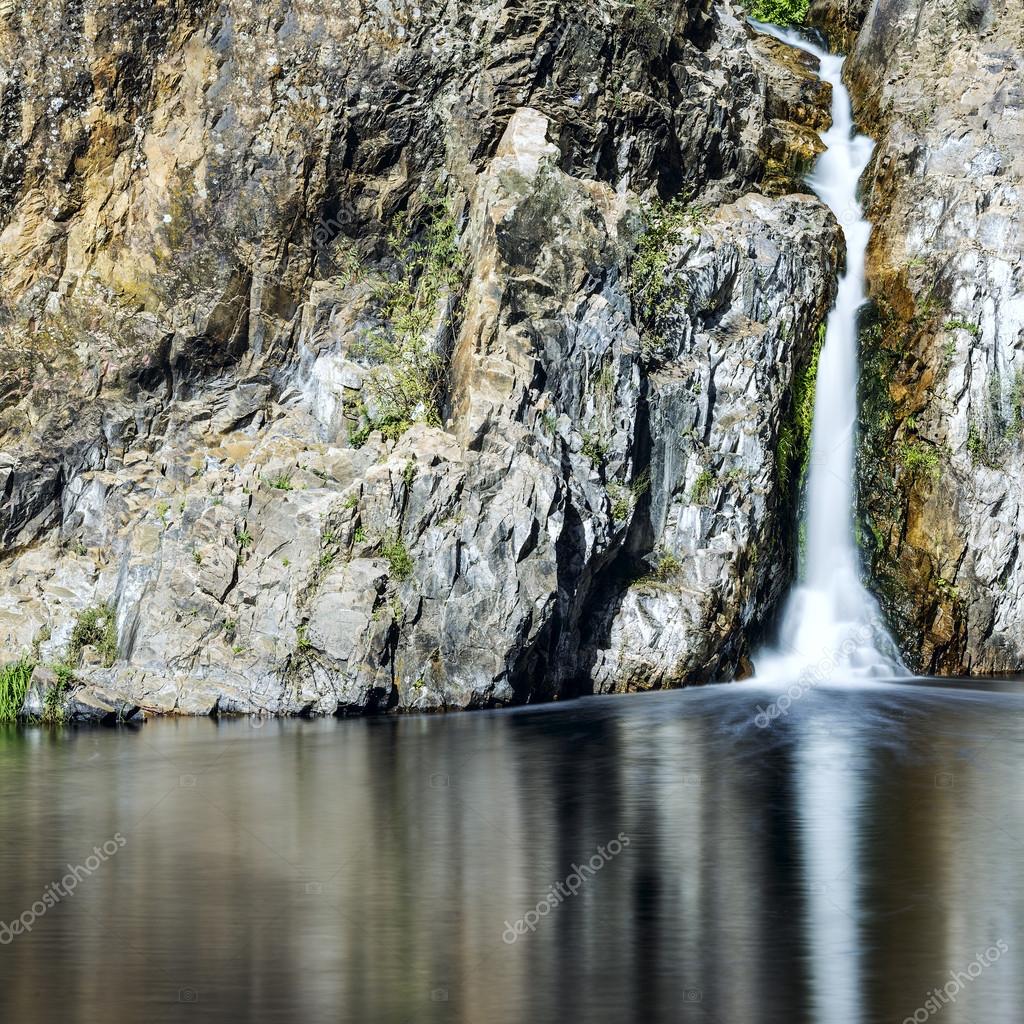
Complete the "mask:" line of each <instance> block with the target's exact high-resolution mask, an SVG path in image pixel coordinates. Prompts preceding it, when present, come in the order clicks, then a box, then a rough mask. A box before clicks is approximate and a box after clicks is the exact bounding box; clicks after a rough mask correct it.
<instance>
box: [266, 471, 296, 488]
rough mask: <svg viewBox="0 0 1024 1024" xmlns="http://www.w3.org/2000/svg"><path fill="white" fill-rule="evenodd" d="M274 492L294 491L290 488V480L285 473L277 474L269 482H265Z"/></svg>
mask: <svg viewBox="0 0 1024 1024" xmlns="http://www.w3.org/2000/svg"><path fill="white" fill-rule="evenodd" d="M267 482H268V483H269V484H270V486H271V487H273V488H274V490H277V491H291V490H294V488H293V487H292V478H291V477H290V476H288V475H287V474H285V473H279V474H278V475H277V476H275V477H273V478H272V479H271V480H269V481H267Z"/></svg>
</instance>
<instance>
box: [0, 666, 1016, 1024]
mask: <svg viewBox="0 0 1024 1024" xmlns="http://www.w3.org/2000/svg"><path fill="white" fill-rule="evenodd" d="M784 697H789V699H788V700H786V699H782V698H784ZM256 725H260V726H261V727H254V725H253V724H250V723H248V722H246V721H222V722H220V723H217V722H214V721H211V720H201V721H154V722H150V723H148V724H146V725H145V726H144V727H142V728H140V729H137V730H127V729H120V730H101V729H81V730H71V729H68V730H63V731H47V730H43V729H14V728H11V729H9V730H7V731H6V732H3V733H0V790H2V797H0V821H2V831H3V843H2V848H0V922H2V923H0V1008H2V1017H3V1019H4V1020H9V1021H26V1022H33V1024H44V1022H50V1021H53V1022H57V1021H60V1022H67V1021H83V1022H90V1024H91V1022H93V1021H104V1022H121V1021H124V1022H131V1024H137V1022H140V1021H154V1022H161V1021H184V1020H189V1021H197V1020H218V1021H222V1020H229V1021H243V1020H245V1021H258V1022H264V1021H266V1022H277V1021H281V1022H285V1021H287V1022H293V1021H309V1022H318V1021H345V1022H347V1021H353V1022H355V1021H359V1022H388V1024H390V1022H405V1021H408V1022H416V1024H420V1022H434V1021H437V1022H441V1021H458V1022H473V1024H477V1022H480V1024H485V1022H486V1024H492V1022H494V1024H499V1022H506V1021H507V1022H513V1021H515V1022H519V1021H523V1022H527V1021H529V1022H533V1024H535V1022H547V1021H551V1022H559V1024H561V1022H574V1021H580V1022H583V1021H586V1022H594V1021H616V1022H622V1021H637V1022H648V1021H652V1022H661V1021H666V1022H667V1021H673V1022H691V1021H693V1022H709V1024H716V1022H717V1024H758V1022H780V1024H783V1022H784V1024H799V1022H803V1021H814V1022H820V1024H845V1022H858V1024H861V1022H875V1021H878V1022H883V1021H884V1022H897V1024H898V1022H901V1021H905V1020H906V1019H908V1018H910V1019H915V1014H916V1015H917V1016H916V1020H917V1021H924V1020H927V1019H931V1018H933V1017H934V1018H936V1019H940V1020H941V1021H942V1022H943V1024H965V1022H975V1024H1000V1022H1004V1021H1005V1022H1007V1024H1009V1022H1016V1021H1018V1020H1019V1019H1020V1007H1021V1006H1022V1005H1024V969H1022V967H1024V964H1022V958H1024V880H1022V879H1024V871H1022V868H1021V866H1022V862H1024V787H1022V785H1021V783H1022V778H1024V776H1022V767H1024V686H1022V685H1021V684H1020V683H1017V682H1005V683H987V684H983V683H978V682H972V683H964V684H959V685H948V684H944V685H937V684H929V683H915V684H910V685H881V684H863V685H857V686H849V687H839V686H836V687H828V688H825V687H819V688H817V689H814V690H812V691H809V692H804V693H802V694H799V693H798V694H796V695H795V696H793V695H790V694H787V693H786V691H785V690H784V689H783V688H781V687H775V688H768V687H763V686H757V685H754V684H734V685H731V686H715V687H705V688H701V689H693V690H686V691H682V692H673V693H664V694H653V695H645V696H629V697H612V698H588V699H584V700H580V701H576V702H570V703H564V704H558V705H551V706H547V707H542V708H530V709H522V710H516V711H502V712H488V713H472V714H464V715H451V716H444V717H407V718H379V719H367V720H355V721H312V722H306V721H281V722H277V721H275V722H264V723H262V724H261V723H256ZM929 1000H931V1003H930V1004H929Z"/></svg>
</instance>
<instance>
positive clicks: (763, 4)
mask: <svg viewBox="0 0 1024 1024" xmlns="http://www.w3.org/2000/svg"><path fill="white" fill-rule="evenodd" d="M746 7H747V11H748V12H749V14H750V16H751V17H752V18H754V19H755V20H756V21H767V22H770V23H771V24H773V25H802V24H803V23H804V21H805V20H806V18H807V9H808V8H809V7H810V0H746Z"/></svg>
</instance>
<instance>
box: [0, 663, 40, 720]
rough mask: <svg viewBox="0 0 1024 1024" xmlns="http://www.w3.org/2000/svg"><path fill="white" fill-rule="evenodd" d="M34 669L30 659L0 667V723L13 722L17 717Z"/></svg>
mask: <svg viewBox="0 0 1024 1024" xmlns="http://www.w3.org/2000/svg"><path fill="white" fill-rule="evenodd" d="M35 667H36V664H35V662H34V661H32V660H31V659H30V658H22V659H21V660H20V661H15V662H11V663H10V664H9V665H4V666H2V667H0V722H13V721H14V719H15V718H17V717H18V714H19V713H20V711H21V706H22V704H24V703H25V694H26V693H28V687H29V683H30V682H31V681H32V673H33V671H34V670H35Z"/></svg>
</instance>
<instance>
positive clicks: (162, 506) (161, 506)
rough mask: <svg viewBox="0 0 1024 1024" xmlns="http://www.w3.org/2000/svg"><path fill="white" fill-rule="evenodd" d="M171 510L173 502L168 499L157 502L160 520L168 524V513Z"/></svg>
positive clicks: (157, 512) (165, 524)
mask: <svg viewBox="0 0 1024 1024" xmlns="http://www.w3.org/2000/svg"><path fill="white" fill-rule="evenodd" d="M170 511H171V504H170V502H168V501H158V502H157V503H156V514H157V516H158V517H159V518H160V521H161V522H162V523H163V524H164V526H165V527H166V526H167V520H168V514H169V513H170Z"/></svg>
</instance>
